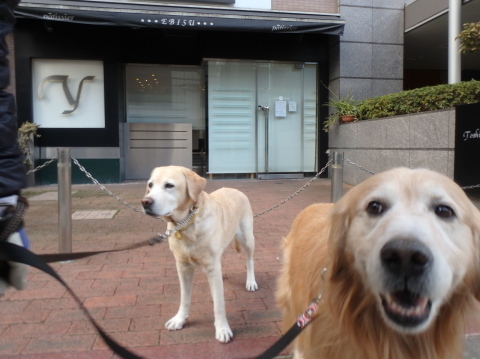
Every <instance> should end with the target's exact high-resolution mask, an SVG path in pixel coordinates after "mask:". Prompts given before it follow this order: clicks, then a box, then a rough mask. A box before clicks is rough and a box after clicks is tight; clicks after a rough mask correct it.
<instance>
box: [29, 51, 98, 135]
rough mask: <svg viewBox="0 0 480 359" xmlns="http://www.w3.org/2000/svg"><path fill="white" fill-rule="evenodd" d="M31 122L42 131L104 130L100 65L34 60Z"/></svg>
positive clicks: (96, 62) (73, 61) (72, 61)
mask: <svg viewBox="0 0 480 359" xmlns="http://www.w3.org/2000/svg"><path fill="white" fill-rule="evenodd" d="M32 77H33V78H32V85H33V88H32V94H33V116H34V119H33V120H34V122H35V123H36V124H38V125H40V126H41V127H42V128H104V127H105V105H104V78H103V62H102V61H83V60H82V61H80V60H79V61H76V60H52V59H34V60H33V63H32Z"/></svg>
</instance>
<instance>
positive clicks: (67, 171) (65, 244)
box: [57, 148, 72, 253]
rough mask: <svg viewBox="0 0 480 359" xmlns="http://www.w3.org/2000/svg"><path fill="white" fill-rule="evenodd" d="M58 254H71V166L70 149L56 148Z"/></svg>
mask: <svg viewBox="0 0 480 359" xmlns="http://www.w3.org/2000/svg"><path fill="white" fill-rule="evenodd" d="M57 152H58V163H57V178H58V239H59V245H58V252H59V253H72V165H71V157H70V148H58V149H57Z"/></svg>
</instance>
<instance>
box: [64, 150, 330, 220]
mask: <svg viewBox="0 0 480 359" xmlns="http://www.w3.org/2000/svg"><path fill="white" fill-rule="evenodd" d="M72 161H73V163H75V164H76V165H77V166H78V168H79V169H80V171H82V172H83V173H84V174H85V175H86V176H87V177H88V178H89V179H90V180H91V181H92V182H93V183H94V184H96V185H98V186H99V187H100V188H101V189H102V190H103V191H105V192H107V193H108V195H109V196H111V197H113V198H115V199H116V200H117V201H118V202H120V203H122V204H123V205H124V206H125V207H128V208H130V209H132V210H133V211H135V212H138V213H144V212H143V211H142V210H139V209H138V208H136V207H134V206H132V205H131V204H129V203H128V202H125V201H124V200H122V199H121V198H120V197H118V196H116V195H115V194H113V193H112V192H111V191H109V190H108V189H107V188H106V187H105V186H104V185H102V184H101V183H100V182H98V181H97V180H96V179H95V178H94V177H93V176H92V175H91V174H90V173H89V172H88V171H87V170H86V169H85V167H83V166H82V165H81V164H80V163H79V162H78V160H77V159H75V158H72ZM331 163H332V160H330V161H328V162H327V164H326V165H325V167H323V168H322V169H321V170H320V172H318V173H317V174H316V175H315V176H314V177H313V178H312V179H311V180H310V181H308V182H307V183H306V184H305V185H304V186H303V187H301V188H300V189H299V190H297V191H295V192H294V193H293V194H292V195H290V196H289V197H287V198H285V199H284V200H283V201H281V202H280V203H277V204H276V205H275V206H273V207H271V208H269V209H266V210H265V211H263V212H260V213H257V214H256V215H254V216H253V218H256V217H259V216H262V215H264V214H266V213H268V212H270V211H273V210H274V209H277V208H278V207H280V206H281V205H283V204H284V203H286V202H288V201H289V200H291V199H292V198H293V197H295V196H296V195H297V194H299V193H300V192H302V191H303V190H304V189H305V188H307V187H308V186H309V185H310V184H311V183H312V182H313V181H314V180H316V179H317V178H318V177H319V176H320V175H321V174H322V173H323V172H325V170H326V169H327V168H328V166H330V164H331ZM159 219H160V218H159Z"/></svg>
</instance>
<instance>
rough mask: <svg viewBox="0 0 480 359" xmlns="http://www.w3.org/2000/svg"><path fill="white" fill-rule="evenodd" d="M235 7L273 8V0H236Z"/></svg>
mask: <svg viewBox="0 0 480 359" xmlns="http://www.w3.org/2000/svg"><path fill="white" fill-rule="evenodd" d="M234 7H238V8H243V9H264V10H271V9H272V1H271V0H235V5H234Z"/></svg>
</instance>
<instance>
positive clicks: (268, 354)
mask: <svg viewBox="0 0 480 359" xmlns="http://www.w3.org/2000/svg"><path fill="white" fill-rule="evenodd" d="M302 330H303V328H301V327H299V326H298V325H297V323H295V324H294V325H293V326H292V327H291V328H290V329H289V330H288V332H286V333H285V334H284V335H283V336H282V337H281V338H280V339H278V340H277V341H276V342H275V343H274V344H273V345H272V346H271V347H270V348H268V349H267V350H265V351H264V352H263V353H262V354H261V355H260V356H258V357H257V358H256V359H272V358H274V357H276V356H277V355H278V354H280V352H281V351H282V350H283V349H285V348H286V347H287V346H288V345H289V344H290V343H291V342H292V341H293V340H294V339H295V338H296V337H297V335H298V334H300V333H301V331H302Z"/></svg>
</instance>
